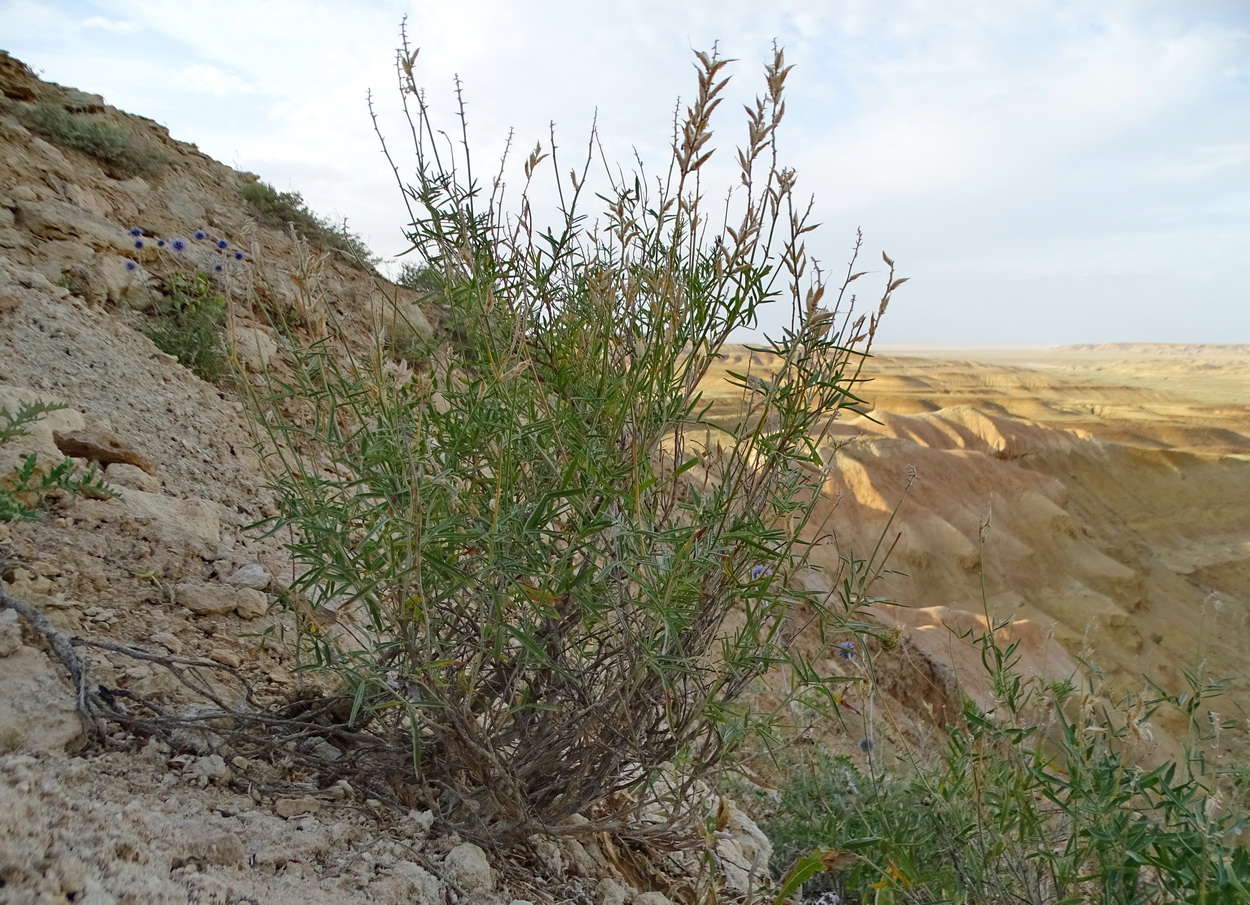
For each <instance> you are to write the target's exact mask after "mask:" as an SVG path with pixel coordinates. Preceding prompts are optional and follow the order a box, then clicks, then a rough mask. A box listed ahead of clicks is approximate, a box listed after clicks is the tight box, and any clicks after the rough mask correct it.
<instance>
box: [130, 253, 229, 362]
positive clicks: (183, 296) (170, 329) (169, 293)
mask: <svg viewBox="0 0 1250 905" xmlns="http://www.w3.org/2000/svg"><path fill="white" fill-rule="evenodd" d="M161 293H162V300H161V302H160V303H159V304H158V305H157V307H156V310H155V311H154V312H153V313H152V317H151V320H150V322H149V324H148V327H147V329H146V331H145V332H146V333H147V336H148V338H149V339H151V340H152V342H154V343H156V347H157V348H158V349H160V350H161V351H162V352H166V353H168V354H169V355H173V356H174V357H175V358H177V359H178V361H179V362H181V363H182V364H183V365H184V366H185V367H187V368H188V369H190V370H191V371H192V372H193V373H194V374H196V375H197V376H199V377H200V378H201V379H203V380H207V381H208V382H209V383H218V382H220V381H222V380H224V379H225V378H226V377H227V376H228V375H229V373H230V361H229V357H228V356H227V354H226V349H225V345H224V342H223V337H222V332H223V328H224V326H225V322H226V299H225V297H224V296H223V295H221V293H220V292H218V291H217V290H216V288H215V287H214V285H213V281H212V279H211V278H210V277H209V275H208V274H206V273H194V274H191V275H183V274H174V275H172V276H170V277H169V279H168V280H167V281H166V282H165V284H164V285H163V286H162V289H161Z"/></svg>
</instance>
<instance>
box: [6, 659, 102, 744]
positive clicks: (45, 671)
mask: <svg viewBox="0 0 1250 905" xmlns="http://www.w3.org/2000/svg"><path fill="white" fill-rule="evenodd" d="M3 672H4V681H2V682H0V745H3V746H4V747H6V748H8V747H15V748H18V749H20V750H24V751H40V752H57V751H65V750H66V749H68V748H71V747H73V746H77V745H78V744H80V743H81V741H82V739H83V725H82V721H81V720H80V719H79V717H78V711H77V710H76V709H75V707H74V697H73V694H72V693H71V691H70V689H69V686H68V685H66V684H65V683H64V682H63V681H62V680H61V677H60V675H59V674H58V672H57V670H56V669H55V668H54V666H53V664H52V661H51V660H49V659H48V657H47V656H46V655H45V654H43V653H42V652H41V651H37V650H35V649H34V648H33V647H25V646H23V647H20V648H18V649H17V650H16V651H14V652H13V653H12V654H10V655H9V656H8V657H5V658H4V670H3Z"/></svg>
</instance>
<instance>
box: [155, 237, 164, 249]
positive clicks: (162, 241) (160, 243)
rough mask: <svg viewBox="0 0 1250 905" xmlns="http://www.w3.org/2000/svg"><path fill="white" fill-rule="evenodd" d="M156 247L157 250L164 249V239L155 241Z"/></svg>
mask: <svg viewBox="0 0 1250 905" xmlns="http://www.w3.org/2000/svg"><path fill="white" fill-rule="evenodd" d="M156 247H157V248H164V247H165V240H164V239H157V240H156Z"/></svg>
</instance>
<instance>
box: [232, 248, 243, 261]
mask: <svg viewBox="0 0 1250 905" xmlns="http://www.w3.org/2000/svg"><path fill="white" fill-rule="evenodd" d="M234 259H235V260H236V261H242V260H243V252H241V251H238V250H237V249H236V250H235V252H234Z"/></svg>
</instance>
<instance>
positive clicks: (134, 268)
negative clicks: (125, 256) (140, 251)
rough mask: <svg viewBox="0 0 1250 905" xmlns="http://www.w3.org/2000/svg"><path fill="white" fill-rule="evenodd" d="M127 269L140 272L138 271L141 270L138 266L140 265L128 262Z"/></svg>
mask: <svg viewBox="0 0 1250 905" xmlns="http://www.w3.org/2000/svg"><path fill="white" fill-rule="evenodd" d="M126 269H127V270H138V269H139V265H138V264H136V263H135V262H134V261H127V262H126Z"/></svg>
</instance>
